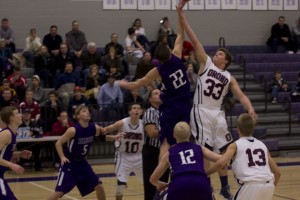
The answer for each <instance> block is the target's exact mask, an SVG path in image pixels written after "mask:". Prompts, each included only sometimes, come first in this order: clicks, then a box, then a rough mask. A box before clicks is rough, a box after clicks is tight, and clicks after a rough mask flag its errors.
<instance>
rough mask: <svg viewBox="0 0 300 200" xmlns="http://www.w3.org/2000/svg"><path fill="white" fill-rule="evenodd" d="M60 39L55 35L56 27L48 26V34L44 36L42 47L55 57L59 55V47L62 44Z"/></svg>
mask: <svg viewBox="0 0 300 200" xmlns="http://www.w3.org/2000/svg"><path fill="white" fill-rule="evenodd" d="M62 41H63V40H62V37H61V36H60V35H58V34H57V26H56V25H51V26H50V33H48V34H47V35H45V36H44V39H43V45H45V46H46V47H47V48H48V52H49V53H50V54H51V56H57V55H58V53H59V46H60V44H61V43H62Z"/></svg>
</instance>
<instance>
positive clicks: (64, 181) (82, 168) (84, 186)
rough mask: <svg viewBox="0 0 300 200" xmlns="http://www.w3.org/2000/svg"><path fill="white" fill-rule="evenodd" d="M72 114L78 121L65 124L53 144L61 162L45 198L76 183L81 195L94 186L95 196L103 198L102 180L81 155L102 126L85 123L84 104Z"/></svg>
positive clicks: (58, 195)
mask: <svg viewBox="0 0 300 200" xmlns="http://www.w3.org/2000/svg"><path fill="white" fill-rule="evenodd" d="M74 116H75V118H76V119H77V121H78V123H76V124H75V125H74V127H70V128H68V129H67V131H66V132H65V133H64V134H63V135H62V136H61V138H60V139H59V140H58V141H57V142H56V144H55V147H56V150H57V153H58V155H59V157H60V160H61V164H60V168H59V174H58V178H57V183H56V188H55V192H54V193H53V194H52V195H51V196H50V197H49V198H48V199H49V200H57V199H59V198H61V197H62V196H63V195H64V194H66V193H68V192H70V191H71V190H72V189H73V188H74V187H75V185H76V186H77V188H78V190H79V191H80V194H81V196H85V195H88V194H89V193H91V192H93V191H94V190H95V191H96V196H97V199H98V200H105V198H106V197H105V192H104V189H103V186H102V182H101V181H100V179H99V178H98V176H97V175H96V174H95V172H94V171H93V169H92V168H91V166H90V165H89V164H88V162H87V160H86V159H85V157H86V155H87V153H88V152H89V149H90V147H91V145H92V143H93V141H94V136H100V134H101V133H103V132H101V130H102V129H103V128H102V127H100V126H98V125H96V124H94V123H89V121H90V119H91V114H90V112H89V109H88V108H87V107H86V106H79V107H77V109H76V110H75V113H74ZM102 136H103V135H102ZM100 137H101V136H100ZM116 139H117V138H116ZM65 143H67V148H66V149H65V151H63V144H65Z"/></svg>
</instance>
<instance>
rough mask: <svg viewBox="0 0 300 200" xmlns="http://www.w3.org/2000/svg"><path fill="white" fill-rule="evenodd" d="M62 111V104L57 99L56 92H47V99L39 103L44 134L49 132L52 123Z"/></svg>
mask: <svg viewBox="0 0 300 200" xmlns="http://www.w3.org/2000/svg"><path fill="white" fill-rule="evenodd" d="M62 111H64V106H63V103H62V102H61V101H60V100H59V98H58V94H57V92H56V91H54V90H53V91H51V92H49V97H48V99H47V100H46V101H44V102H43V103H42V104H41V122H42V125H43V130H44V132H45V135H49V134H50V132H51V131H52V130H51V126H52V124H53V123H54V122H55V121H56V120H57V117H58V116H59V113H61V112H62Z"/></svg>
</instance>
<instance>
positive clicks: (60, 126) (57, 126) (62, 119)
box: [52, 111, 74, 136]
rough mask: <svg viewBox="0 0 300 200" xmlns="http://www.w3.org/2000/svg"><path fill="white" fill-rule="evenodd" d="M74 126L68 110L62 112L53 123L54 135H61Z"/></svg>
mask: <svg viewBox="0 0 300 200" xmlns="http://www.w3.org/2000/svg"><path fill="white" fill-rule="evenodd" d="M72 126H74V123H73V122H72V120H70V118H69V116H68V113H67V112H66V111H62V112H60V114H59V116H58V117H57V121H56V122H54V123H53V124H52V135H55V136H61V135H63V134H64V133H65V132H66V130H67V129H68V128H69V127H72Z"/></svg>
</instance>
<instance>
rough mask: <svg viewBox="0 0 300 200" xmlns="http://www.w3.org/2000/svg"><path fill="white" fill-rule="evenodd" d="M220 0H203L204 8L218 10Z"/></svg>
mask: <svg viewBox="0 0 300 200" xmlns="http://www.w3.org/2000/svg"><path fill="white" fill-rule="evenodd" d="M220 8H221V3H220V0H205V10H220Z"/></svg>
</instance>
